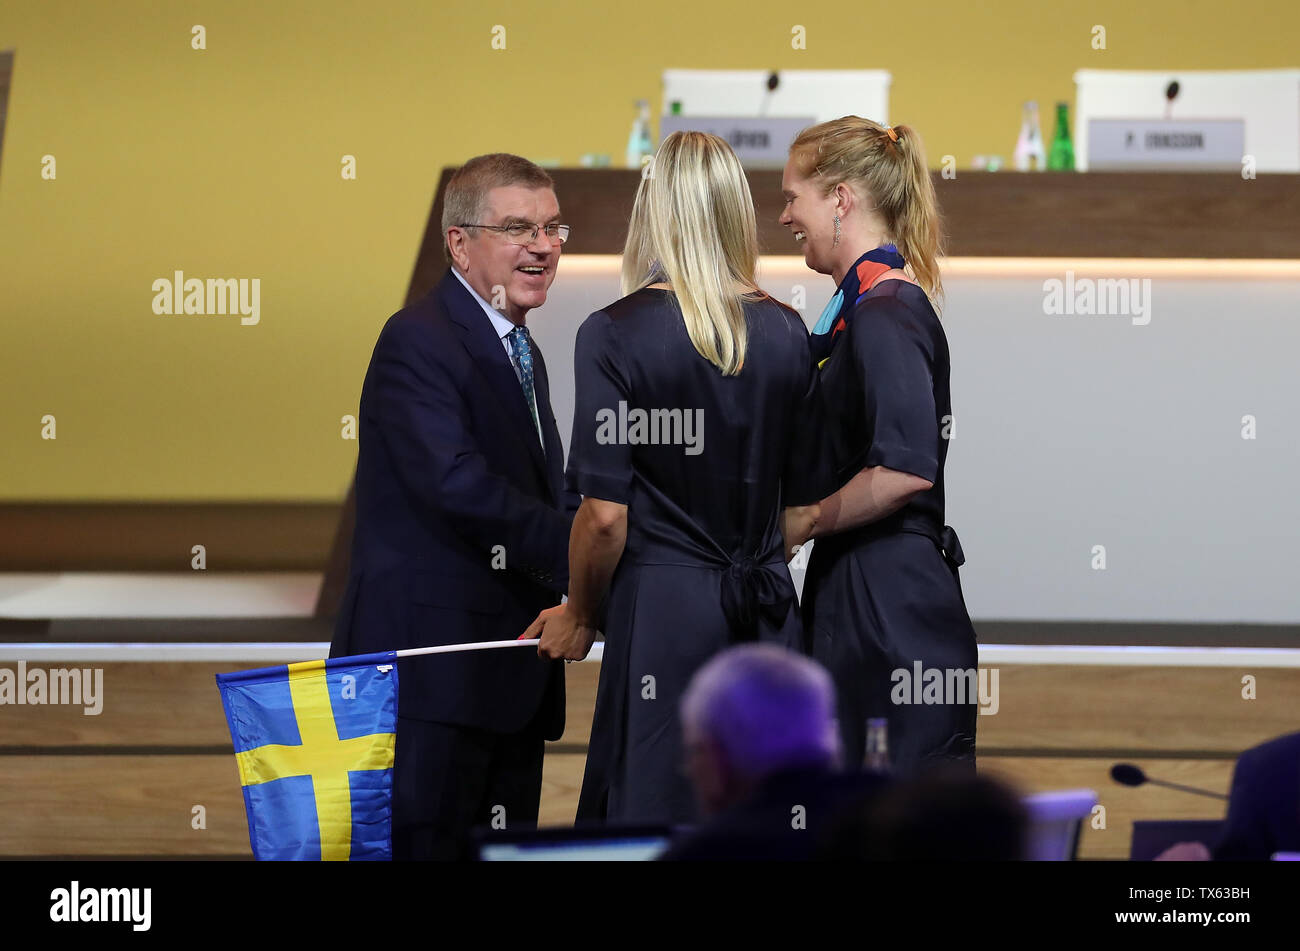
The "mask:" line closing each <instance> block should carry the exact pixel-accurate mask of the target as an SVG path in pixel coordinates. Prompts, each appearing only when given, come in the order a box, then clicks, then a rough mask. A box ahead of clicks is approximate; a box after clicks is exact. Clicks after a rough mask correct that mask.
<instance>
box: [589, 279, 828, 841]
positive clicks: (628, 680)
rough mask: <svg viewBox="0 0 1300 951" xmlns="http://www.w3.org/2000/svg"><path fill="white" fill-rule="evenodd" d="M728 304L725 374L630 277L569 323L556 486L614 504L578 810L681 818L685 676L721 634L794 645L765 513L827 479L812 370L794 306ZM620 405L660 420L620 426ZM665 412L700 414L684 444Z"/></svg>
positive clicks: (597, 816)
mask: <svg viewBox="0 0 1300 951" xmlns="http://www.w3.org/2000/svg"><path fill="white" fill-rule="evenodd" d="M744 306H745V315H746V325H747V328H748V349H747V353H746V357H745V361H744V366H743V367H742V369H741V371H740V373H738V374H737V375H735V376H731V377H726V376H723V375H722V373H721V372H720V371H719V370H718V369H717V367H715V366H714V365H713V364H711V363H709V362H708V361H707V360H705V359H704V357H702V356H700V354H699V353H698V352H697V351H696V349H695V347H694V346H693V345H692V343H691V341H690V338H689V336H688V335H687V333H686V327H685V324H684V322H683V319H682V315H681V311H680V309H679V308H678V306H677V302H676V297H675V295H674V294H673V293H672V292H671V291H667V290H663V289H657V288H645V289H642V290H639V291H637V292H635V293H633V294H631V295H629V296H627V297H625V298H623V299H621V300H619V301H617V302H615V303H614V304H611V305H610V306H609V307H606V308H605V309H604V310H601V311H597V312H596V313H594V314H592V315H591V316H590V317H589V318H588V319H587V320H586V321H585V322H584V323H583V325H582V327H581V329H580V330H579V331H578V336H577V341H576V344H575V351H574V365H575V366H574V369H575V377H576V402H575V410H574V424H573V440H572V446H571V449H570V455H569V466H568V478H569V484H570V487H571V488H573V489H576V490H577V491H578V492H580V493H581V494H582V495H584V496H592V497H595V498H600V499H606V500H608V501H612V502H619V503H623V504H625V505H627V507H628V514H627V541H626V545H625V548H624V552H623V555H622V558H621V560H620V561H619V564H618V568H617V570H616V571H615V573H614V576H613V579H612V581H611V585H610V591H609V594H608V597H607V601H606V605H605V608H606V621H605V626H604V635H605V648H604V651H605V653H604V659H603V662H602V664H601V674H600V685H599V688H598V691H597V698H596V709H595V718H594V721H593V724H592V734H591V743H590V747H589V751H588V755H587V768H586V773H585V775H584V778H583V784H582V793H581V796H580V800H579V804H578V819H579V820H580V821H583V820H608V821H624V822H648V823H659V822H669V823H675V822H691V821H694V820H695V818H696V807H695V801H694V797H693V795H692V791H691V788H690V785H689V781H688V779H687V777H686V775H685V773H684V771H683V749H682V739H681V726H680V723H679V719H678V705H679V703H680V701H681V698H682V694H683V693H684V691H685V690H686V687H687V684H688V683H689V682H690V679H691V677H692V675H693V674H694V673H695V672H696V671H697V670H698V669H699V668H700V667H701V666H702V665H703V664H704V663H705V662H707V661H708V660H709V659H710V658H711V657H712V656H713V655H714V654H716V653H717V652H718V651H720V650H723V649H724V648H726V647H727V646H729V645H731V644H736V643H741V642H745V641H755V640H761V641H767V642H774V643H777V644H781V645H783V646H786V647H789V648H790V649H792V650H800V649H801V647H802V641H803V627H802V624H801V622H800V618H799V614H798V606H797V603H796V599H795V592H794V587H793V585H792V583H791V580H790V573H789V570H788V569H787V567H786V563H785V558H784V554H783V545H782V539H781V533H780V515H781V511H782V509H783V508H784V507H786V506H790V505H805V504H808V503H810V502H814V501H818V500H820V498H821V497H822V496H823V495H824V494H825V493H826V491H827V488H828V485H829V483H828V481H827V479H826V475H827V474H826V473H825V472H824V471H821V470H820V467H819V466H817V465H816V464H815V461H814V460H815V456H816V453H817V452H818V451H819V447H820V442H821V432H820V410H821V400H820V396H819V393H818V386H819V384H818V380H817V374H816V371H815V367H814V365H813V363H812V359H811V352H810V349H809V340H808V332H807V330H806V329H805V327H804V325H803V322H802V321H801V320H800V318H799V316H798V314H797V313H795V312H794V311H793V310H791V309H789V308H788V307H785V306H784V305H782V304H779V303H777V302H776V301H774V300H771V299H763V300H753V301H747V302H746V303H745V305H744ZM636 410H640V411H643V412H644V413H645V414H646V418H656V417H654V414H655V413H658V417H657V419H658V420H659V421H660V425H659V426H658V427H655V428H649V427H643V428H642V429H641V430H637V429H635V428H634V426H633V425H625V421H628V422H632V423H634V422H635V418H636V417H635V415H634V411H636ZM674 411H680V412H681V418H682V419H683V421H684V420H685V419H686V418H687V417H686V415H685V414H687V413H690V414H692V415H691V416H690V419H691V420H692V421H693V422H695V423H699V424H702V425H700V426H699V427H698V428H699V432H692V433H691V435H692V437H693V439H692V441H691V442H689V443H688V442H687V441H686V440H685V439H684V436H685V435H686V431H685V430H684V429H679V430H672V429H671V427H669V429H668V430H667V431H666V430H665V428H664V421H665V420H668V419H672V418H673V417H672V413H673V412H674ZM611 420H616V422H615V424H614V425H611ZM602 421H603V423H604V425H603V428H602ZM674 435H680V436H682V437H683V438H682V439H680V440H678V441H677V442H673V441H671V437H673V436H674ZM611 436H613V437H614V438H613V439H611ZM652 438H658V439H659V441H658V442H651V441H649V440H650V439H652Z"/></svg>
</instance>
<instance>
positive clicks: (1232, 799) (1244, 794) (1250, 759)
mask: <svg viewBox="0 0 1300 951" xmlns="http://www.w3.org/2000/svg"><path fill="white" fill-rule="evenodd" d="M1275 852H1300V733H1288V734H1286V735H1285V736H1279V737H1277V738H1276V739H1273V740H1269V741H1268V742H1267V743H1261V744H1260V745H1259V746H1254V747H1251V748H1250V749H1248V750H1246V752H1244V753H1242V754H1241V755H1240V756H1239V757H1237V766H1236V768H1235V769H1234V770H1233V773H1232V793H1231V794H1230V796H1229V798H1228V818H1227V820H1226V821H1225V822H1224V824H1223V835H1222V838H1221V839H1220V840H1219V843H1218V845H1217V846H1216V847H1215V849H1214V860H1215V861H1216V862H1233V861H1248V862H1266V861H1268V859H1269V858H1270V857H1271V856H1272V855H1273V853H1275Z"/></svg>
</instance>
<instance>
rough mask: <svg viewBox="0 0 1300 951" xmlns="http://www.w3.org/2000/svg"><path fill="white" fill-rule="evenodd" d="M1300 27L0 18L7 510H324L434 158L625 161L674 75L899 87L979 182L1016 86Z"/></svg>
mask: <svg viewBox="0 0 1300 951" xmlns="http://www.w3.org/2000/svg"><path fill="white" fill-rule="evenodd" d="M849 10H859V11H862V14H861V16H859V17H858V18H857V19H852V18H850V16H849V15H848V13H847V12H846V11H849ZM196 23H200V24H203V25H204V26H205V27H206V28H207V47H208V48H207V50H206V51H203V52H195V51H193V50H191V48H190V28H191V26H192V25H193V24H196ZM796 23H798V24H802V25H804V26H805V27H806V28H807V34H808V49H807V51H794V50H791V49H790V41H789V38H790V28H791V26H792V25H794V24H796ZM494 24H502V25H504V26H505V27H506V39H507V49H506V50H505V51H493V50H492V49H491V48H490V32H489V31H490V30H491V28H492V26H493V25H494ZM1093 24H1102V25H1104V26H1105V27H1106V30H1107V45H1108V49H1107V50H1105V51H1094V50H1092V49H1091V48H1090V30H1091V27H1092V26H1093ZM1296 36H1300V5H1297V4H1295V3H1293V2H1290V0H1286V2H1282V0H1279V2H1275V3H1259V4H1249V3H1247V4H1241V3H1239V4H1234V5H1229V6H1225V5H1224V4H1222V3H1220V2H1214V3H1211V2H1208V0H1191V2H1188V0H1161V2H1150V3H1133V2H1132V0H1122V2H1117V0H1106V2H1098V3H1077V4H1076V3H1068V4H1062V3H1055V2H1050V0H1017V2H1002V3H997V2H994V3H972V2H970V0H942V2H933V3H926V4H915V5H913V4H907V3H892V4H884V3H852V4H851V3H845V2H842V0H835V2H827V0H817V2H810V3H804V4H798V3H788V2H781V0H744V2H734V0H733V2H727V3H702V2H699V0H693V2H681V0H664V2H659V3H627V2H621V0H610V2H608V3H599V4H579V3H568V2H566V3H554V2H553V3H543V2H537V0H530V2H526V3H523V2H515V0H494V2H492V3H486V4H484V3H460V2H456V3H452V2H441V3H431V2H428V0H423V2H415V0H410V2H400V3H399V2H377V3H373V2H372V3H358V4H353V3H343V2H339V0H314V2H302V3H284V2H275V0H259V2H249V0H243V2H236V0H229V2H221V3H183V2H164V3H157V2H150V3H145V2H140V0H114V2H111V3H109V2H88V0H83V2H80V3H72V2H49V0H5V3H4V6H3V9H2V10H0V49H12V50H15V51H16V63H15V72H14V82H13V87H12V90H11V94H10V102H9V117H8V123H7V125H6V128H5V135H4V147H3V157H2V159H0V499H4V500H16V499H50V500H54V499H101V500H107V499H173V500H182V499H214V500H215V499H250V500H253V499H301V500H328V499H335V498H339V497H341V494H342V492H343V491H344V489H345V487H346V484H347V480H348V478H349V477H350V474H351V470H352V465H353V462H354V460H355V446H356V444H355V442H346V441H344V440H342V439H341V438H340V436H339V417H341V416H342V415H343V414H345V413H355V412H356V404H357V399H358V395H359V392H360V386H361V379H362V375H363V373H364V371H365V367H366V363H367V361H368V359H369V355H370V350H371V347H372V345H373V343H374V337H375V334H376V333H377V332H378V329H379V327H380V326H381V325H382V323H383V321H384V320H385V319H386V318H387V317H388V315H389V314H390V313H391V312H392V311H393V310H395V309H396V308H397V307H398V306H400V304H401V301H402V299H403V296H404V294H405V291H406V287H407V283H408V281H409V279H410V273H411V268H412V265H413V262H414V257H415V254H416V251H417V248H418V244H419V240H420V237H421V234H422V232H423V228H424V224H425V219H426V216H427V215H428V212H429V207H430V204H431V201H432V197H433V192H434V188H435V186H436V183H437V177H438V171H439V169H440V168H441V167H442V166H443V165H446V164H455V163H458V162H460V161H462V160H464V159H465V158H467V157H469V156H471V155H474V154H477V153H480V152H487V151H498V150H505V151H514V152H519V153H522V154H525V155H528V156H529V157H531V158H534V159H538V160H544V159H558V160H560V161H561V162H563V163H565V164H576V161H577V159H578V157H579V156H580V155H581V154H582V153H584V152H605V153H608V154H610V155H612V156H613V157H614V159H615V161H616V162H617V161H619V160H620V159H621V156H622V153H623V150H624V145H625V142H626V136H627V131H628V127H629V124H630V121H631V118H632V113H633V109H632V102H633V100H635V99H637V98H641V97H650V98H651V100H652V103H653V107H654V113H655V115H658V113H659V110H660V102H659V95H660V84H659V74H660V71H661V70H662V69H664V68H666V67H697V68H699V67H717V68H883V69H888V70H890V71H891V72H892V73H893V76H894V85H893V90H892V97H891V118H892V120H893V121H895V122H904V123H907V124H910V125H915V126H916V127H917V128H919V129H920V130H921V132H922V134H923V136H924V137H925V139H926V142H927V147H928V150H929V153H930V157H931V161H932V163H937V160H938V159H937V157H938V156H940V155H943V154H945V153H948V154H953V155H955V156H956V158H957V161H958V164H959V165H960V166H965V165H967V164H968V163H969V161H970V157H971V156H972V155H975V154H979V153H999V154H1002V155H1003V156H1009V155H1010V152H1011V150H1012V146H1013V144H1014V141H1015V136H1016V132H1017V128H1018V123H1019V106H1020V103H1021V101H1022V100H1024V99H1027V98H1037V99H1038V100H1040V102H1042V103H1043V104H1044V105H1045V106H1049V105H1050V103H1052V102H1053V101H1055V100H1057V99H1070V100H1071V101H1072V99H1073V91H1072V84H1071V79H1070V77H1071V75H1072V73H1073V71H1074V70H1075V69H1078V68H1081V67H1095V68H1106V67H1111V68H1130V69H1131V68H1170V69H1173V68H1180V69H1197V68H1199V69H1215V68H1252V67H1253V68H1279V67H1288V66H1295V65H1297V63H1296V58H1297V57H1296V48H1295V45H1294V43H1295V37H1296ZM1049 119H1050V116H1049ZM346 153H350V154H354V155H356V156H357V159H358V169H359V178H358V180H357V181H354V182H345V181H343V180H342V179H341V178H340V175H339V167H340V166H339V162H340V157H341V156H342V155H344V154H346ZM46 154H51V155H53V156H54V157H55V159H56V161H57V172H58V177H57V179H56V180H55V181H43V180H42V179H41V174H40V172H41V164H40V163H41V157H42V156H44V155H46ZM561 198H563V196H561ZM177 269H180V270H183V271H185V272H186V274H187V276H191V277H250V278H251V277H258V278H260V279H261V283H262V299H261V310H262V316H261V322H260V323H259V324H258V325H257V326H249V327H245V326H241V325H240V323H239V322H238V320H237V318H231V317H214V318H205V317H182V318H170V317H163V316H156V315H154V314H153V312H152V309H151V302H152V300H153V292H152V290H151V285H152V282H153V280H154V279H155V278H158V277H164V276H166V277H170V276H171V274H172V272H173V271H174V270H177ZM561 279H562V277H561ZM47 413H48V414H53V415H54V416H55V417H56V419H57V426H58V429H57V433H58V438H57V439H56V440H54V441H48V440H42V439H41V438H40V420H41V417H42V416H43V415H45V414H47Z"/></svg>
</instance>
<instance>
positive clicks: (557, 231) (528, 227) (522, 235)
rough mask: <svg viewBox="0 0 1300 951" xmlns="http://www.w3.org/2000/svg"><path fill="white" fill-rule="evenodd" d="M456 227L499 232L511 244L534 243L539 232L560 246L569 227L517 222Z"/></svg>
mask: <svg viewBox="0 0 1300 951" xmlns="http://www.w3.org/2000/svg"><path fill="white" fill-rule="evenodd" d="M456 227H458V228H484V229H486V230H488V231H500V232H502V233H503V234H504V235H505V236H506V237H507V238H509V239H510V242H511V243H512V244H532V243H533V242H534V241H536V240H537V232H538V231H541V232H542V233H543V234H545V235H546V237H547V238H549V239H550V240H551V241H552V242H557V241H558V242H559V243H560V244H564V242H566V241H568V240H569V226H568V225H557V224H555V223H551V224H548V225H533V224H526V223H525V222H522V221H519V222H515V223H514V224H512V225H504V226H503V225H473V224H463V225H457V226H456Z"/></svg>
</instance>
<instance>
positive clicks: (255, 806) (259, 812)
mask: <svg viewBox="0 0 1300 951" xmlns="http://www.w3.org/2000/svg"><path fill="white" fill-rule="evenodd" d="M217 686H218V688H219V689H220V690H221V702H222V704H223V705H224V706H225V709H226V722H227V723H228V724H229V725H230V737H231V739H232V740H234V743H235V759H236V761H237V762H238V764H239V781H240V783H241V784H242V785H243V787H244V807H245V809H246V810H247V813H248V837H249V840H250V841H251V842H252V845H253V856H254V857H255V858H257V859H305V860H309V861H310V860H321V859H325V860H330V859H337V860H344V861H346V860H348V859H354V860H358V859H372V860H373V859H381V860H382V859H391V858H392V855H393V851H392V792H393V749H394V746H395V742H396V735H397V661H396V655H395V654H394V653H393V652H392V651H389V652H387V653H383V654H365V655H360V656H356V657H338V658H334V659H332V660H312V661H306V662H304V663H300V664H288V665H282V666H279V667H263V668H260V669H258V670H246V671H241V672H239V673H234V674H217Z"/></svg>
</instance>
